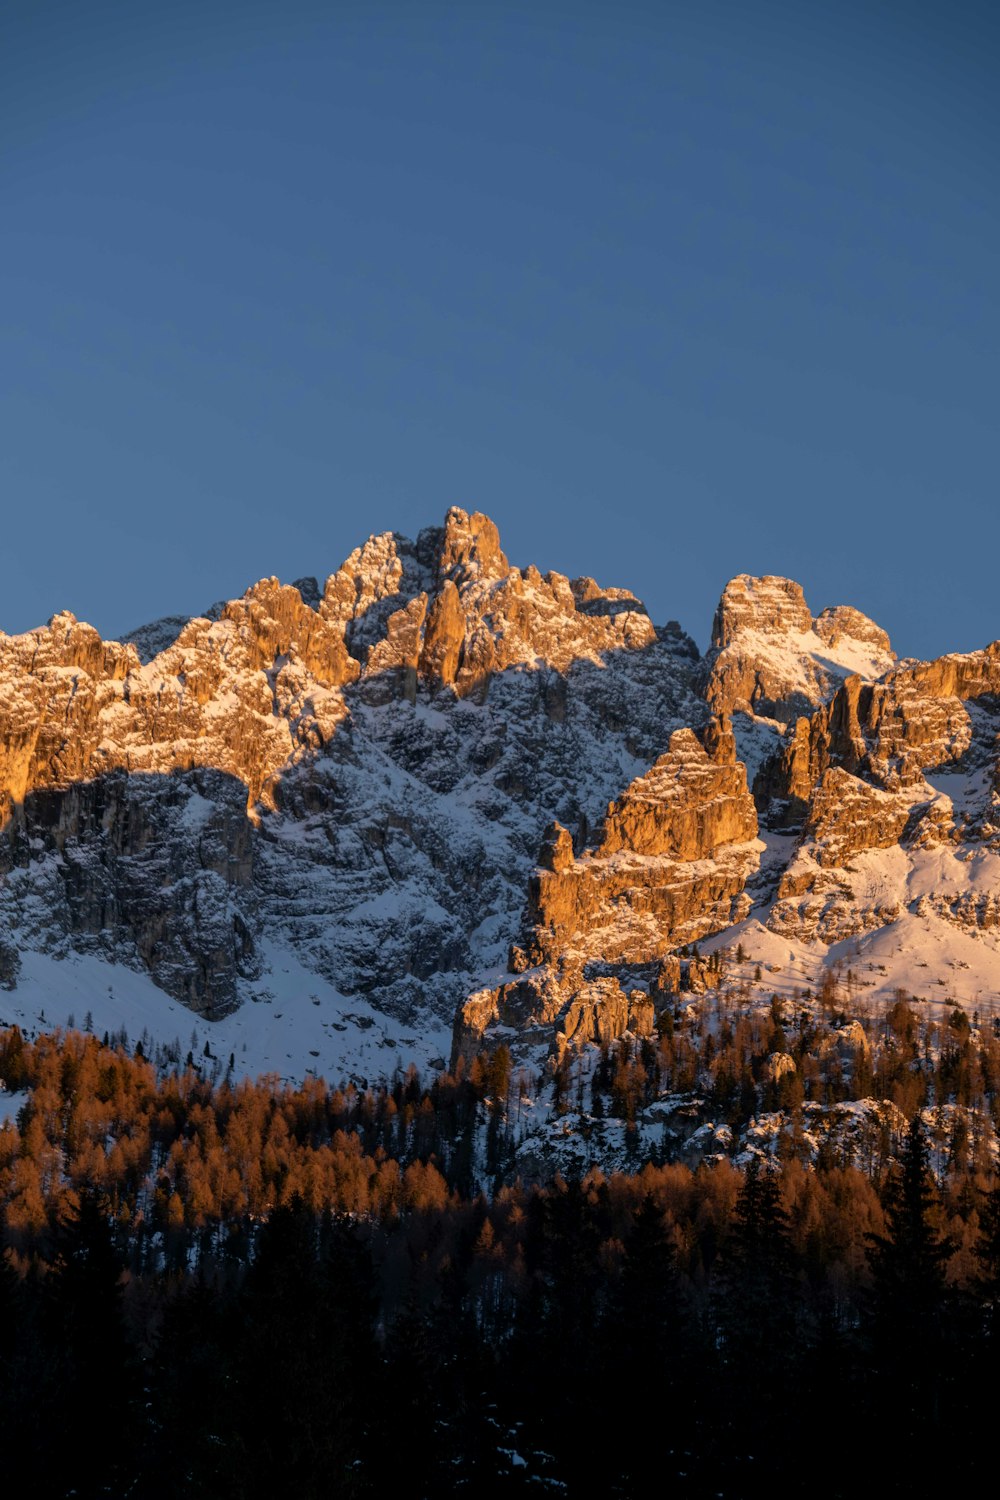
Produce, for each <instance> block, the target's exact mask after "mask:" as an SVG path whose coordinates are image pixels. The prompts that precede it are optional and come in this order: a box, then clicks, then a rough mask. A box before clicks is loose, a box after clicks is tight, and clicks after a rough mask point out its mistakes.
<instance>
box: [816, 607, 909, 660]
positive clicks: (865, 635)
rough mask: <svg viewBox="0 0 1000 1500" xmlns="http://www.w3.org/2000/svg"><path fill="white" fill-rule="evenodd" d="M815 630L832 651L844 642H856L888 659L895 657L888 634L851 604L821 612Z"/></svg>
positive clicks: (817, 617)
mask: <svg viewBox="0 0 1000 1500" xmlns="http://www.w3.org/2000/svg"><path fill="white" fill-rule="evenodd" d="M813 629H814V630H815V632H816V634H817V635H818V636H819V638H820V640H821V641H826V643H827V645H828V646H830V647H831V649H836V648H837V647H838V646H840V645H841V644H842V643H843V642H851V641H855V642H860V643H862V644H863V645H865V646H871V647H873V648H874V649H875V650H876V651H879V652H883V653H884V654H885V655H886V656H887V657H892V655H893V650H892V645H891V643H890V641H889V635H888V632H887V631H885V630H883V629H882V627H881V626H880V625H876V624H875V621H874V620H870V619H869V618H868V616H867V615H864V614H862V613H861V611H860V609H854V607H853V606H852V605H850V604H837V605H835V606H834V607H833V608H832V609H830V608H827V609H824V610H821V611H820V613H819V614H818V615H817V616H816V619H815V620H814V621H813Z"/></svg>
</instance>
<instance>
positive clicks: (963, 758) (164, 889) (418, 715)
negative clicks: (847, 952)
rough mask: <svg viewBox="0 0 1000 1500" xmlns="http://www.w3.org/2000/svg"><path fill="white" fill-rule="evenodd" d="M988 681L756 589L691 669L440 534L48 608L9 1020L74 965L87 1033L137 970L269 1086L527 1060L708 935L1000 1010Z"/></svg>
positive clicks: (538, 1058)
mask: <svg viewBox="0 0 1000 1500" xmlns="http://www.w3.org/2000/svg"><path fill="white" fill-rule="evenodd" d="M998 660H1000V646H995V647H991V648H987V649H986V650H985V651H982V652H971V653H967V654H965V655H963V656H951V657H943V658H941V659H940V660H939V661H937V662H931V663H912V662H908V663H903V664H900V663H897V662H896V660H895V657H894V655H893V653H892V650H891V646H890V643H889V640H888V637H887V636H886V634H885V632H884V631H882V630H881V629H880V628H879V626H878V625H876V624H875V623H874V622H873V621H872V620H870V619H868V618H867V617H866V616H865V615H863V614H861V613H860V611H858V610H856V609H854V608H852V607H851V606H847V605H840V606H837V607H835V608H830V609H824V610H823V611H822V612H821V613H820V614H818V615H816V616H813V614H812V612H811V610H810V608H809V606H808V604H807V602H806V600H805V597H804V595H803V592H802V589H801V588H800V587H799V585H798V584H796V583H794V582H792V581H791V580H789V579H783V578H776V577H770V576H768V577H763V578H754V577H751V576H749V575H746V574H742V575H740V576H739V577H737V578H734V579H733V580H732V581H731V582H730V583H729V584H728V585H727V586H726V589H725V590H724V592H723V595H722V599H721V601H720V605H719V609H718V612H717V615H716V622H715V627H714V630H713V640H712V647H711V649H710V651H709V653H708V654H707V656H706V657H705V659H704V660H701V659H700V658H699V655H698V651H697V649H696V648H695V646H694V644H693V642H692V641H691V640H690V639H689V637H687V636H686V635H685V634H684V633H683V631H682V630H681V629H680V627H679V626H677V625H676V624H674V623H670V624H668V625H666V626H662V627H657V626H654V624H653V622H652V621H651V620H650V617H649V615H648V613H647V611H646V609H645V608H644V606H643V605H642V603H641V602H640V600H639V599H637V598H636V597H635V595H634V594H632V593H631V592H629V590H628V589H627V588H623V587H606V586H603V585H601V584H599V583H597V582H595V581H594V580H593V579H590V578H577V579H572V580H571V579H569V578H568V577H566V576H565V575H563V574H561V573H558V572H555V571H550V572H548V573H546V574H544V575H543V574H542V573H540V572H539V571H538V569H536V568H534V567H532V566H530V565H528V566H525V567H517V566H513V565H512V564H511V563H510V561H509V559H508V558H507V556H506V555H505V553H504V551H503V548H502V546H501V542H500V537H499V534H498V531H497V528H496V526H495V525H494V524H493V522H492V521H491V520H490V519H489V518H488V517H486V516H484V515H482V514H480V513H478V512H475V511H473V512H471V513H470V512H467V511H465V510H462V509H459V508H457V507H454V508H452V509H451V510H449V511H448V513H447V515H446V516H445V517H444V520H443V523H442V524H441V525H439V526H431V527H427V528H426V529H424V530H423V531H421V532H420V533H419V535H418V536H417V538H416V540H411V539H408V538H406V537H404V536H401V535H399V534H398V533H394V532H383V533H381V534H377V535H373V536H371V537H370V538H369V539H368V540H367V541H366V542H365V543H364V544H363V545H361V546H359V547H358V548H356V549H355V550H354V551H353V552H352V553H351V554H350V556H349V557H348V558H347V559H346V560H345V562H344V563H343V564H342V566H341V567H339V568H337V569H336V570H335V571H334V572H332V573H331V574H330V575H329V576H328V577H327V578H326V580H325V581H324V582H323V584H322V586H321V585H320V583H319V582H317V580H315V579H306V578H303V579H299V580H298V581H297V582H296V583H294V584H282V583H281V582H279V580H278V579H276V578H265V579H262V580H260V581H258V582H257V583H255V584H253V585H252V586H251V587H250V588H249V589H247V591H246V593H245V594H244V595H243V596H242V598H240V599H236V600H230V601H227V602H224V603H220V604H218V605H215V606H212V608H211V609H210V610H208V611H206V613H205V614H204V615H202V616H196V617H194V618H191V619H186V618H171V619H168V620H162V621H158V622H154V623H153V624H151V625H149V626H146V627H143V628H142V629H141V630H139V631H135V632H132V634H131V635H130V636H129V637H127V638H126V639H124V640H123V641H120V642H116V641H104V640H102V639H101V637H100V636H99V634H98V633H97V631H95V630H94V629H93V628H92V627H91V626H89V625H86V624H84V623H82V622H80V621H78V620H76V619H75V618H74V617H73V616H72V615H70V614H59V615H56V616H54V617H53V618H52V619H51V620H50V621H49V623H48V625H47V626H44V627H41V628H39V629H37V630H34V631H29V632H27V633H26V634H24V635H20V636H4V635H0V722H2V730H3V732H2V737H0V924H2V925H0V984H6V985H10V986H12V987H13V989H12V994H11V997H10V1002H9V1006H8V1007H7V1008H8V1010H9V1012H10V1014H11V1015H14V1016H25V1017H27V1016H29V1015H31V1014H37V1013H38V1011H39V1009H40V1008H42V1006H43V1005H44V1004H48V1005H50V1006H51V1004H52V1003H53V1001H52V997H53V996H58V995H60V994H62V993H63V992H64V991H65V989H66V986H67V983H68V982H69V981H68V980H67V976H68V975H70V974H72V973H79V974H88V975H91V976H93V975H98V976H101V978H100V981H99V982H98V983H97V984H96V991H95V992H94V993H96V999H95V998H94V993H92V991H94V984H93V983H90V985H89V988H88V989H87V994H88V1007H87V1008H91V1009H94V1011H95V1016H96V1015H98V1014H99V1006H100V1004H103V1003H104V1002H103V1000H102V998H101V997H102V995H103V993H104V992H107V993H109V994H113V993H116V992H117V990H118V989H120V988H121V985H122V983H123V980H122V978H121V976H122V975H128V976H131V977H130V978H129V980H128V984H129V985H130V986H131V987H132V988H131V989H130V990H129V993H133V992H135V986H136V985H140V986H141V985H145V986H146V988H145V989H144V990H143V991H142V993H143V994H144V995H145V997H146V999H145V1000H144V1002H143V1004H144V1005H145V1007H146V1009H145V1011H144V1016H145V1018H146V1022H147V1024H149V1023H150V1017H152V1016H154V1015H155V1014H157V1013H158V1012H157V1010H156V1007H157V1006H159V1005H163V1006H168V1005H169V1004H170V1002H169V1001H168V999H167V996H170V997H173V1000H174V1001H176V1002H180V1003H181V1004H182V1005H183V1006H185V1007H188V1009H189V1011H195V1012H197V1013H198V1014H199V1015H201V1016H211V1017H213V1018H215V1020H216V1022H217V1024H218V1025H219V1026H222V1025H223V1024H225V1026H227V1027H229V1031H228V1032H227V1035H228V1036H230V1037H231V1038H232V1039H233V1041H234V1042H238V1041H239V1039H240V1037H241V1036H242V1037H243V1039H244V1040H243V1044H244V1045H249V1046H251V1048H252V1049H255V1050H252V1054H251V1055H248V1057H247V1058H246V1060H245V1061H246V1066H247V1067H248V1068H250V1069H251V1070H252V1069H253V1068H254V1067H272V1066H275V1067H277V1068H278V1070H279V1071H281V1072H288V1073H295V1074H297V1075H301V1073H302V1071H303V1070H304V1069H305V1068H306V1067H315V1068H316V1069H317V1070H318V1071H321V1072H324V1073H327V1074H328V1075H333V1076H338V1077H339V1076H342V1075H343V1074H344V1073H345V1072H346V1071H349V1070H350V1069H352V1068H353V1069H354V1070H356V1071H357V1072H358V1073H359V1074H361V1073H364V1074H372V1073H378V1072H387V1071H391V1070H392V1067H393V1066H394V1064H395V1062H396V1061H398V1060H399V1059H400V1058H402V1057H404V1056H405V1057H407V1058H409V1057H414V1058H416V1059H418V1060H422V1061H424V1062H425V1063H426V1062H430V1061H432V1060H433V1059H435V1058H440V1057H442V1056H444V1055H445V1053H446V1052H447V1049H448V1046H449V1041H450V1033H451V1026H452V1022H453V1020H454V1018H455V1017H456V1016H458V1018H459V1022H458V1031H457V1033H456V1040H457V1045H458V1046H459V1048H460V1049H464V1050H469V1049H470V1048H475V1047H479V1046H481V1045H486V1046H491V1045H494V1043H495V1042H496V1041H497V1039H505V1040H507V1041H508V1043H509V1044H510V1045H512V1046H513V1047H514V1048H515V1050H517V1049H520V1050H521V1053H522V1054H523V1056H524V1057H526V1058H531V1059H533V1060H534V1061H533V1064H532V1065H533V1066H534V1065H539V1066H540V1065H541V1064H542V1063H543V1062H544V1059H545V1057H546V1056H547V1055H548V1052H549V1049H552V1055H553V1056H556V1055H558V1054H560V1052H561V1051H562V1050H564V1049H565V1048H566V1047H567V1046H570V1045H573V1046H576V1045H582V1044H583V1042H584V1041H585V1040H586V1039H587V1038H601V1039H604V1040H608V1039H613V1038H614V1037H615V1036H617V1035H620V1034H621V1032H622V1031H623V1030H624V1029H626V1028H627V1029H631V1030H638V1031H639V1032H643V1031H645V1030H648V1028H649V1027H650V1026H651V1025H652V1024H653V1020H654V1018H655V1015H656V1014H657V1013H658V1008H659V1007H662V1006H663V1005H665V1004H667V1003H668V1002H669V1003H673V1002H672V1000H671V997H672V996H676V993H677V990H678V986H697V985H699V984H702V983H704V982H706V981H705V973H704V969H703V966H701V963H700V960H698V959H697V958H694V957H692V956H691V955H689V954H685V953H683V952H682V949H683V948H684V947H685V946H686V945H688V944H690V943H692V942H695V941H697V942H703V941H709V942H711V943H715V944H720V943H727V942H729V941H731V940H732V941H734V942H740V943H742V944H743V945H744V946H745V947H746V949H747V950H748V951H755V952H756V953H757V955H758V960H759V963H758V966H759V967H760V968H761V970H762V971H763V970H765V969H766V970H767V972H768V974H769V975H770V974H771V973H773V971H774V969H775V966H776V964H777V959H778V957H780V955H781V954H782V953H784V954H785V956H786V960H787V956H788V954H790V953H794V955H795V963H796V964H797V965H798V966H799V971H800V972H801V973H802V974H805V973H807V972H808V973H812V974H814V975H815V974H816V973H818V972H819V971H820V970H821V969H822V967H823V966H824V965H826V964H828V963H833V962H837V959H836V956H835V950H836V949H837V946H838V945H839V944H844V943H854V944H859V943H863V942H870V943H872V944H875V943H876V941H878V942H879V943H880V944H881V947H879V949H878V951H879V953H880V954H883V955H884V954H885V953H886V952H887V945H889V944H890V943H891V942H892V938H891V934H892V933H898V934H899V938H898V942H897V943H896V946H895V948H893V952H894V953H896V952H897V950H898V953H899V954H902V953H903V952H904V950H905V951H908V952H911V953H912V952H914V951H918V950H919V948H920V944H921V942H926V941H928V940H929V939H928V938H927V934H928V933H930V934H934V933H937V934H941V933H942V932H947V933H948V934H949V935H950V936H949V939H948V940H949V942H952V941H954V942H955V943H957V942H958V938H957V937H956V936H955V935H956V934H960V935H961V944H960V946H961V952H962V954H963V956H962V957H961V959H959V958H958V957H956V959H955V963H956V966H960V965H961V964H964V965H966V968H965V969H961V971H960V972H961V974H968V975H969V976H972V977H970V978H968V979H965V980H963V979H961V978H958V979H957V980H956V993H958V994H959V995H960V996H961V997H965V996H966V993H968V995H969V997H970V998H972V997H974V995H975V994H978V993H980V992H985V990H986V989H987V988H988V987H990V986H992V987H993V989H995V990H1000V852H998V849H1000V710H998V709H997V707H996V705H997V703H998V702H1000V667H998ZM751 793H752V795H751ZM886 934H890V936H886ZM782 945H784V946H782ZM789 945H791V946H789ZM955 951H956V953H957V952H958V951H959V950H958V948H956V950H955ZM831 955H833V956H831ZM879 962H880V963H881V964H882V967H883V970H884V973H885V980H884V983H885V984H886V985H888V984H890V983H891V982H892V979H893V976H894V974H897V973H899V972H900V970H899V965H900V964H901V963H902V962H903V959H902V957H899V956H897V957H896V958H894V959H893V960H892V963H889V962H887V961H886V960H885V958H884V957H882V958H880V959H879ZM893 963H894V964H896V968H895V969H894V968H893ZM810 966H811V967H810ZM778 967H780V965H778ZM977 975H978V980H976V976H977ZM777 982H778V981H777V980H775V979H770V978H764V979H762V983H763V984H765V985H766V984H768V983H772V984H773V983H777ZM879 982H880V983H881V982H882V980H881V979H880V980H879ZM80 983H82V980H81V981H80ZM963 984H964V985H965V988H964V989H963V988H962V986H963ZM71 987H72V986H71ZM43 995H44V996H45V997H46V999H45V1000H42V999H40V998H39V997H41V996H43ZM157 997H159V998H157ZM470 997H471V998H470ZM60 1003H61V1002H60ZM32 1006H34V1010H33V1011H32ZM18 1007H20V1009H18ZM95 1007H96V1008H95ZM176 1008H177V1007H176V1006H175V1007H174V1010H172V1011H170V1014H171V1016H172V1015H174V1013H175V1011H176ZM166 1013H167V1012H164V1014H166ZM223 1016H225V1017H227V1018H228V1019H226V1020H225V1022H223V1021H221V1020H219V1018H220V1017H223ZM0 1018H2V1017H0ZM56 1019H63V1018H62V1017H60V1016H58V1015H57V1016H56ZM118 1019H119V1018H116V1019H114V1020H113V1021H112V1022H109V1023H108V1024H112V1025H117V1024H118ZM156 1024H157V1025H158V1024H159V1023H158V1022H157V1023H156ZM164 1024H167V1023H166V1022H164ZM169 1024H170V1026H171V1028H172V1033H173V1031H174V1030H176V1029H177V1028H176V1021H174V1020H171V1021H170V1023H169ZM231 1044H232V1043H231ZM306 1059H310V1060H309V1061H306Z"/></svg>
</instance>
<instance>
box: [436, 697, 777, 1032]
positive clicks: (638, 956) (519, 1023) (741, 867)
mask: <svg viewBox="0 0 1000 1500" xmlns="http://www.w3.org/2000/svg"><path fill="white" fill-rule="evenodd" d="M706 744H707V746H708V747H709V748H706ZM760 848H761V845H760V844H759V843H758V842H757V815H756V810H755V807H754V802H753V798H752V797H751V796H750V793H749V791H748V789H747V782H746V771H745V769H744V767H743V766H742V765H740V764H739V763H738V762H737V761H736V758H735V752H734V747H733V739H732V733H731V731H730V730H729V726H728V725H727V724H725V723H721V724H720V723H719V722H717V721H710V723H709V724H708V725H707V726H706V728H705V730H704V731H703V740H699V739H698V737H697V736H696V735H695V734H693V733H692V731H691V730H690V729H681V730H677V731H676V732H675V733H674V734H673V735H671V737H670V747H669V749H668V751H667V753H666V754H665V755H662V756H660V757H659V758H658V759H657V761H656V762H655V763H654V765H653V766H652V767H651V768H650V769H649V771H647V772H646V773H645V774H644V775H643V776H640V777H637V778H636V780H635V781H633V782H632V783H631V785H630V786H628V787H627V788H626V789H625V791H624V793H623V794H622V796H621V797H620V798H618V799H617V800H616V801H614V802H611V803H610V804H609V805H608V809H607V812H606V814H605V818H604V823H603V829H602V832H601V836H600V838H599V839H598V840H597V841H596V843H595V844H594V846H593V847H592V848H590V849H586V850H584V851H583V853H582V854H581V855H580V856H579V857H578V858H575V857H574V855H573V847H572V840H571V839H570V837H569V834H568V832H567V830H566V829H564V828H561V827H559V825H558V824H556V825H555V826H554V827H553V828H552V829H550V830H549V832H548V834H547V836H546V840H545V843H544V845H543V849H542V858H541V861H540V865H539V868H538V870H537V871H536V873H535V874H534V875H533V876H532V878H531V881H530V884H529V896H528V905H527V910H526V914H525V933H524V935H523V937H522V939H521V941H520V942H519V943H518V944H516V945H515V946H514V948H513V949H512V952H511V956H510V963H511V967H512V969H514V970H515V971H517V970H519V971H521V976H522V977H520V978H518V979H514V980H511V981H510V982H508V983H507V984H505V985H502V986H500V987H499V988H498V989H497V990H496V991H495V992H493V993H492V996H491V999H490V1001H489V1003H487V1002H486V1001H485V999H484V997H483V995H482V993H480V994H478V995H477V996H474V997H473V999H472V1001H471V1002H470V1003H469V1005H467V1006H466V1007H465V1008H464V1009H463V1011H462V1012H461V1013H460V1016H459V1019H458V1023H457V1027H456V1038H455V1045H456V1048H457V1050H458V1051H459V1052H462V1053H465V1054H469V1053H470V1052H474V1051H475V1050H477V1048H478V1047H479V1045H481V1043H482V1040H483V1036H484V1034H485V1032H486V1029H487V1027H489V1026H492V1025H495V1026H497V1027H499V1028H508V1029H509V1028H511V1027H514V1028H515V1029H517V1028H523V1027H529V1028H536V1029H537V1028H538V1027H554V1032H553V1037H554V1043H555V1045H556V1047H557V1048H559V1049H561V1048H562V1047H563V1046H565V1044H566V1043H568V1042H570V1041H576V1042H579V1041H581V1040H599V1041H606V1040H611V1039H613V1038H614V1037H616V1036H620V1035H621V1034H622V1033H623V1032H624V1031H625V1030H631V1031H633V1032H635V1033H636V1034H637V1035H646V1034H648V1031H649V1030H650V1029H651V1027H652V1018H653V1014H654V1005H653V999H651V998H650V991H651V992H652V994H653V996H654V997H657V996H659V997H663V996H665V995H668V994H671V993H673V991H674V990H675V989H676V981H675V980H674V974H675V973H676V979H677V980H679V978H680V967H679V960H677V959H676V956H675V955H674V954H673V952H672V950H673V949H675V948H677V947H678V946H680V945H683V944H688V943H692V942H696V941H697V940H698V939H699V938H702V937H705V936H706V935H707V934H710V933H714V932H719V931H721V930H722V929H723V928H725V927H727V926H729V925H730V924H731V923H733V922H734V921H738V920H739V919H740V918H741V917H742V916H744V915H745V914H746V912H747V911H748V910H749V907H750V898H749V897H748V896H747V895H746V893H745V886H746V883H747V879H748V877H749V875H750V874H751V873H752V872H753V871H755V870H756V868H757V864H758V860H759V852H760ZM608 966H612V967H614V966H619V968H620V969H621V972H620V973H618V974H605V975H603V976H600V975H598V974H597V972H596V971H597V970H598V969H599V968H606V967H608ZM643 968H645V969H646V970H647V971H648V972H647V974H646V978H645V981H644V988H642V989H638V988H635V987H633V988H631V989H629V990H628V992H626V985H627V983H628V973H629V972H634V971H637V970H641V969H643Z"/></svg>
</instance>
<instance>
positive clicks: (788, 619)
mask: <svg viewBox="0 0 1000 1500" xmlns="http://www.w3.org/2000/svg"><path fill="white" fill-rule="evenodd" d="M894 661H895V657H894V655H893V652H892V650H891V648H890V645H889V637H888V636H887V635H886V633H885V631H884V630H881V629H880V628H879V627H878V626H877V625H876V624H875V623H874V622H873V621H872V620H869V619H868V617H867V616H866V615H863V614H862V613H861V612H860V610H857V609H853V608H852V607H851V606H849V605H838V606H836V607H835V608H833V609H825V610H823V611H822V613H821V614H820V615H818V616H817V617H816V619H815V620H814V619H813V617H812V614H811V612H810V609H809V606H808V604H807V603H806V600H805V596H804V594H803V592H802V589H801V587H800V586H799V584H797V583H794V582H793V581H792V580H791V579H790V578H777V577H773V576H770V575H768V576H766V577H763V578H752V577H750V576H749V575H748V574H746V573H743V574H740V576H739V577H738V578H734V579H732V581H731V582H730V583H728V584H727V585H726V588H725V590H724V592H723V595H722V599H721V600H720V602H719V607H718V609H717V611H716V614H715V622H714V624H713V627H712V649H711V651H710V652H709V654H708V656H707V657H706V659H705V670H706V687H705V696H706V698H707V701H708V703H709V706H710V707H711V709H712V710H713V712H714V713H717V714H719V713H728V714H732V713H736V712H742V713H747V714H752V715H755V716H760V717H764V718H768V719H775V720H778V721H779V722H780V723H782V724H789V723H794V721H795V719H796V718H797V717H798V716H799V715H801V714H805V713H809V712H810V711H811V710H812V709H814V708H815V707H816V706H817V705H819V704H821V703H824V702H826V701H827V699H829V698H830V697H831V695H832V694H833V692H834V691H835V690H836V688H837V686H838V685H839V683H840V682H841V681H842V680H843V678H844V677H845V676H846V675H847V674H848V673H849V672H854V673H858V674H860V675H862V676H864V677H866V678H869V679H872V678H877V677H880V676H881V675H882V673H883V672H885V671H887V670H888V668H889V667H890V666H891V665H892V663H893V662H894Z"/></svg>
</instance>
